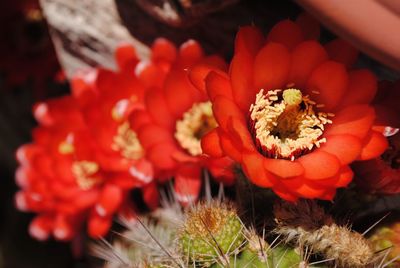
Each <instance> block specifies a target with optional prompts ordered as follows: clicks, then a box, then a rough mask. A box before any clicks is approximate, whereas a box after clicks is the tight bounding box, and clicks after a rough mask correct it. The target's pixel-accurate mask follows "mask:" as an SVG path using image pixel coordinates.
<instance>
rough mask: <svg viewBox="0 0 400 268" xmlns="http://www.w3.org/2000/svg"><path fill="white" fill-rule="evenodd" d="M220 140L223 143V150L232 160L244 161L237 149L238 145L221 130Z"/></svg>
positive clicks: (219, 130)
mask: <svg viewBox="0 0 400 268" xmlns="http://www.w3.org/2000/svg"><path fill="white" fill-rule="evenodd" d="M218 135H219V140H220V143H221V148H222V150H223V151H224V152H225V154H226V155H228V156H229V157H230V158H232V159H234V160H235V161H236V162H241V161H242V154H241V152H240V151H239V150H238V148H237V147H236V144H234V142H233V141H232V139H231V137H230V136H228V134H226V133H225V132H224V131H223V130H222V129H221V128H218Z"/></svg>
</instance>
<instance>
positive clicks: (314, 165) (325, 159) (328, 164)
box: [297, 150, 340, 180]
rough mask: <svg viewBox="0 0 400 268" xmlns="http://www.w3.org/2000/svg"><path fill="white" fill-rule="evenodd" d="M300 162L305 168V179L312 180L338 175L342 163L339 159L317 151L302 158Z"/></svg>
mask: <svg viewBox="0 0 400 268" xmlns="http://www.w3.org/2000/svg"><path fill="white" fill-rule="evenodd" d="M297 161H299V162H300V163H301V164H302V165H303V167H304V175H303V176H304V177H305V178H306V179H311V180H320V179H325V178H329V177H332V176H334V175H336V174H337V172H338V171H339V168H340V162H339V159H338V158H337V157H335V156H334V155H331V154H329V153H327V152H324V151H321V150H315V151H313V152H311V153H309V154H306V155H304V156H302V157H300V158H299V159H298V160H297Z"/></svg>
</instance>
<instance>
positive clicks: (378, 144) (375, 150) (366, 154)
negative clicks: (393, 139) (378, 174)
mask: <svg viewBox="0 0 400 268" xmlns="http://www.w3.org/2000/svg"><path fill="white" fill-rule="evenodd" d="M364 142H365V143H364V144H363V147H362V151H361V155H360V157H359V159H360V160H370V159H373V158H375V157H378V156H380V155H381V154H382V153H383V152H384V151H385V150H386V149H387V147H388V141H387V139H386V138H385V137H384V136H383V135H382V134H381V133H379V132H376V131H371V133H370V134H369V135H368V137H367V139H366V141H364Z"/></svg>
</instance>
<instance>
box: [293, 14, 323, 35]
mask: <svg viewBox="0 0 400 268" xmlns="http://www.w3.org/2000/svg"><path fill="white" fill-rule="evenodd" d="M296 24H297V25H299V26H300V28H301V30H302V31H303V35H304V39H305V40H310V39H314V40H318V39H319V34H320V26H319V22H318V21H317V20H316V19H315V18H313V17H312V16H311V15H310V14H308V13H302V14H300V15H299V16H298V17H297V19H296Z"/></svg>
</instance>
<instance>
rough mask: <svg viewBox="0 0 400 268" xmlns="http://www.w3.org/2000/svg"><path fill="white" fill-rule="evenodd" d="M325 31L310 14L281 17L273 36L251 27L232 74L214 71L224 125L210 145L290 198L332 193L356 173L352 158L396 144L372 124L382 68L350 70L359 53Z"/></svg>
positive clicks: (207, 148)
mask: <svg viewBox="0 0 400 268" xmlns="http://www.w3.org/2000/svg"><path fill="white" fill-rule="evenodd" d="M306 24H309V25H313V27H310V28H311V29H317V30H315V31H313V32H312V33H310V32H306V31H305V30H304V29H306V28H305V27H303V25H306ZM318 32H319V31H318V27H317V26H316V25H314V24H312V21H311V20H309V19H307V17H301V18H300V19H299V20H298V21H296V22H292V21H290V20H285V21H282V22H280V23H278V24H277V25H275V26H274V27H273V28H272V30H271V31H270V33H269V34H268V35H267V37H266V38H264V37H263V35H262V34H261V31H260V30H259V29H258V28H256V27H243V28H241V29H240V30H239V32H238V34H237V36H236V40H235V52H234V57H233V59H232V62H231V65H230V69H229V73H218V72H210V73H209V74H208V75H207V77H206V79H205V90H206V91H207V93H208V95H209V97H210V99H211V102H212V107H213V112H214V116H215V119H216V121H217V122H218V125H219V127H218V128H216V129H215V130H213V131H211V132H209V133H208V134H207V135H206V136H205V137H204V138H203V140H202V148H203V151H204V152H205V153H207V154H209V155H211V156H222V155H228V156H230V157H231V158H232V159H234V160H235V161H236V162H238V163H240V164H241V166H242V168H243V170H244V172H245V174H246V175H247V176H248V178H249V179H250V180H251V181H252V182H253V183H255V184H256V185H258V186H261V187H266V188H272V190H273V191H274V192H275V193H276V194H278V195H279V196H280V197H282V198H283V199H286V200H291V201H295V200H297V199H298V198H299V197H301V198H319V199H327V200H331V199H332V198H333V197H334V195H335V191H336V188H338V187H344V186H346V185H347V184H348V183H349V182H350V181H351V180H352V176H353V173H352V171H351V169H350V168H349V164H350V163H352V162H353V161H355V160H365V159H371V158H374V157H376V156H378V155H380V154H381V153H382V152H383V151H384V149H385V148H386V146H387V143H386V139H385V138H384V137H383V135H381V134H380V133H379V132H376V131H374V130H373V129H372V124H373V121H374V118H375V112H374V108H373V107H372V106H371V105H369V103H370V102H371V100H372V99H373V96H374V95H375V91H376V78H375V76H374V75H373V74H372V73H371V72H369V71H367V70H353V69H351V65H352V64H353V63H354V61H355V59H356V58H357V51H355V50H354V49H353V48H352V47H351V46H349V45H348V44H347V43H345V42H344V41H341V40H334V41H332V42H331V43H328V44H327V45H326V46H325V47H323V46H322V45H320V44H319V43H318V42H317V41H315V40H313V38H315V37H316V36H317V35H318ZM192 76H193V77H194V78H196V76H197V74H196V73H194V74H192Z"/></svg>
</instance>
